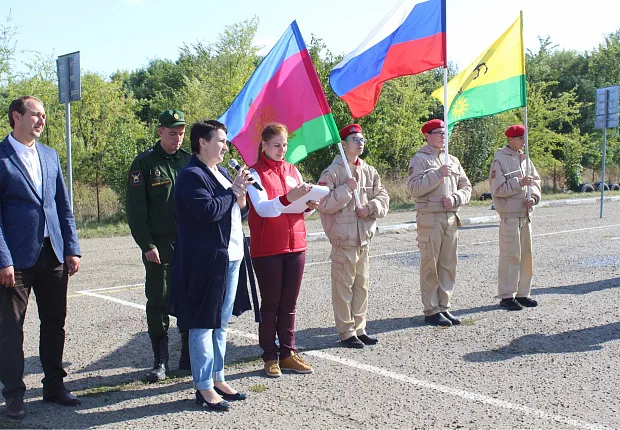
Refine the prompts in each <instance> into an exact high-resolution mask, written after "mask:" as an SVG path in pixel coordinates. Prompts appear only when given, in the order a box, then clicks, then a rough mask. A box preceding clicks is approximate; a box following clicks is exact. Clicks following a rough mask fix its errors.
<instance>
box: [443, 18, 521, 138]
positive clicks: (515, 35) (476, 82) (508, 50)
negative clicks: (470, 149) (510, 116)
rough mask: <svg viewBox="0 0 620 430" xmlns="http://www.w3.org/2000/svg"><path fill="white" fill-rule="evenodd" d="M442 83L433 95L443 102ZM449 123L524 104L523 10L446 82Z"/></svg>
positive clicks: (492, 113)
mask: <svg viewBox="0 0 620 430" xmlns="http://www.w3.org/2000/svg"><path fill="white" fill-rule="evenodd" d="M443 93H444V90H443V86H442V87H441V88H438V89H436V90H435V91H433V93H432V96H433V97H435V98H436V99H437V100H439V101H440V102H442V103H443ZM448 105H449V106H450V109H449V110H448V126H450V128H452V127H451V126H452V125H453V124H454V123H456V122H458V121H462V120H465V119H470V118H480V117H483V116H488V115H494V114H496V113H500V112H504V111H507V110H510V109H515V108H518V107H523V106H525V105H526V96H525V56H524V50H523V14H521V15H520V16H519V18H517V20H516V21H515V22H514V23H513V24H512V25H511V26H510V28H509V29H508V30H506V32H504V34H502V35H501V37H500V38H499V39H497V40H496V41H495V42H494V43H493V44H492V45H491V46H490V47H489V48H488V49H487V50H486V51H484V52H483V53H482V54H480V56H479V57H478V58H476V59H475V60H474V61H473V62H472V63H471V64H470V65H469V66H467V67H466V68H465V70H463V71H462V72H461V73H459V74H458V75H457V76H455V77H454V78H453V79H451V80H450V82H448Z"/></svg>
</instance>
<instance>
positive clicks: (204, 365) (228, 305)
mask: <svg viewBox="0 0 620 430" xmlns="http://www.w3.org/2000/svg"><path fill="white" fill-rule="evenodd" d="M239 267H241V260H236V261H230V262H229V263H228V280H227V282H226V295H225V296H224V303H223V305H222V320H221V324H220V328H216V329H202V328H191V329H189V358H190V361H191V363H192V378H193V379H194V387H195V388H196V389H197V390H210V389H212V388H213V380H214V379H215V381H217V382H223V381H224V356H225V355H226V332H227V330H228V321H229V320H230V317H231V316H232V311H233V305H234V304H235V296H236V295H237V282H238V281H239Z"/></svg>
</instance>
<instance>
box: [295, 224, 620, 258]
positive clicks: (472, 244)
mask: <svg viewBox="0 0 620 430" xmlns="http://www.w3.org/2000/svg"><path fill="white" fill-rule="evenodd" d="M611 227H620V224H612V225H602V226H598V227H586V228H578V229H575V230H562V231H552V232H550V233H540V234H533V235H532V237H542V236H552V235H554V234H566V233H575V232H578V231H586V230H599V229H601V228H611ZM615 239H620V237H615V238H612V240H615ZM497 242H498V240H497V239H494V240H485V241H484V242H473V243H464V244H459V249H460V248H463V247H467V246H474V245H486V244H488V243H497ZM416 252H418V250H411V251H399V252H388V253H386V254H377V255H371V256H370V258H374V257H390V256H392V255H402V254H413V253H416ZM329 263H331V260H326V261H317V262H314V263H306V266H318V265H321V264H329Z"/></svg>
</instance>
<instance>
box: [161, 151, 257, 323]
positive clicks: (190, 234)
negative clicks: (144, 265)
mask: <svg viewBox="0 0 620 430" xmlns="http://www.w3.org/2000/svg"><path fill="white" fill-rule="evenodd" d="M218 169H219V171H220V172H221V173H222V174H223V175H224V176H225V177H226V178H227V179H228V180H229V181H230V182H232V181H233V179H232V178H231V177H230V174H229V173H228V171H227V170H226V169H225V168H223V167H221V166H218ZM236 201H237V199H236V197H235V195H234V194H233V192H232V190H231V189H230V188H229V189H226V188H224V187H223V186H222V185H221V184H220V182H219V181H218V180H217V178H216V177H215V175H213V172H211V170H209V168H208V167H207V166H206V165H205V164H204V163H203V162H201V161H200V160H198V158H197V157H196V156H195V155H192V158H191V159H190V161H189V163H188V164H187V166H185V167H184V168H183V169H181V171H180V172H179V174H178V175H177V178H176V181H175V186H174V209H175V216H176V220H177V240H176V243H175V249H174V263H173V264H172V276H171V278H172V279H171V282H170V296H169V298H168V310H169V312H170V315H174V316H176V317H177V325H178V326H179V327H182V328H184V329H190V328H203V329H212V328H220V322H221V319H222V305H223V302H224V295H225V292H226V287H225V286H226V281H227V277H228V243H229V242H230V231H231V227H232V226H231V212H232V208H233V205H234V204H235V202H236ZM248 211H249V205H248V206H246V207H245V209H244V210H242V212H241V215H242V217H246V216H247V213H248ZM244 248H245V252H244V258H243V262H242V263H241V268H240V269H239V282H238V284H237V295H236V297H235V306H234V309H233V314H234V315H240V314H241V313H242V312H244V311H246V310H250V309H252V305H251V303H250V296H249V295H248V285H247V283H248V281H249V283H250V289H251V293H252V302H253V304H254V317H255V319H256V321H257V322H258V321H260V315H259V312H258V295H257V292H256V285H255V283H254V271H253V270H252V262H251V259H250V252H249V247H248V245H247V240H245V238H244Z"/></svg>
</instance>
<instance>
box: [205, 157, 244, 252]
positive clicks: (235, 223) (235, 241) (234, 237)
mask: <svg viewBox="0 0 620 430" xmlns="http://www.w3.org/2000/svg"><path fill="white" fill-rule="evenodd" d="M211 172H213V175H215V178H216V179H217V180H218V181H219V183H220V184H222V186H223V187H224V188H226V189H229V188H230V187H231V186H232V183H231V182H230V181H229V180H228V179H226V176H224V175H222V173H220V171H219V170H218V168H217V166H214V167H213V169H211ZM230 218H231V219H230V226H231V227H230V242H229V243H228V260H230V261H237V260H241V259H242V258H243V226H242V225H241V209H240V208H239V204H238V203H237V202H235V204H234V206H233V208H232V213H231V217H230Z"/></svg>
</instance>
